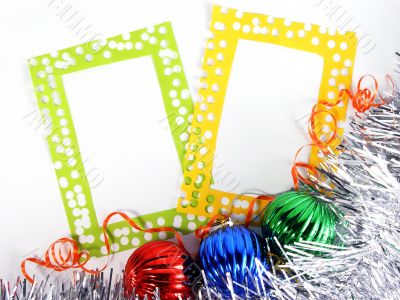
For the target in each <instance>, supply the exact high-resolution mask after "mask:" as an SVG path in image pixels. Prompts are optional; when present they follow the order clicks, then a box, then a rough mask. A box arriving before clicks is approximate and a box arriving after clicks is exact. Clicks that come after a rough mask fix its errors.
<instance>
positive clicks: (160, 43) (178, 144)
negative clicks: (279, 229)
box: [29, 22, 207, 257]
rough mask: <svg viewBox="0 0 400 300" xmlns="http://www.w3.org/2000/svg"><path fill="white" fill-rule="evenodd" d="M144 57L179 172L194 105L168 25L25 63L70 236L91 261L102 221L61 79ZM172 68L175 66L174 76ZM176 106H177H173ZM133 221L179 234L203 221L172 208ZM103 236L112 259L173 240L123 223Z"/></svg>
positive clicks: (99, 252) (98, 251) (100, 247)
mask: <svg viewBox="0 0 400 300" xmlns="http://www.w3.org/2000/svg"><path fill="white" fill-rule="evenodd" d="M143 56H151V58H152V61H153V63H154V67H155V70H156V74H157V78H158V82H159V85H160V89H161V94H162V98H163V101H164V106H165V111H166V120H168V123H169V128H170V131H171V136H172V138H173V141H174V145H175V148H176V153H177V155H178V157H179V161H180V164H181V168H182V169H183V161H184V156H185V146H186V144H187V141H188V135H189V126H190V123H191V115H192V112H193V102H192V100H191V97H190V93H189V89H188V85H187V82H186V78H185V75H184V72H183V68H182V64H181V60H180V57H179V53H178V49H177V45H176V41H175V38H174V33H173V30H172V26H171V24H170V22H165V23H162V24H158V25H156V26H153V27H151V28H146V29H141V30H137V31H133V32H130V33H129V34H123V35H118V36H115V37H112V38H108V39H107V40H101V41H92V42H90V43H87V44H81V45H77V46H74V47H70V48H66V49H63V50H60V51H58V52H56V53H49V54H45V55H41V56H38V57H35V58H32V59H30V60H29V67H30V72H31V78H32V81H33V85H34V88H35V94H36V98H37V100H38V104H39V108H40V112H41V116H42V119H43V122H45V123H47V124H48V126H49V128H50V130H49V131H50V134H49V135H48V136H47V142H48V146H49V149H50V153H51V157H52V161H53V163H54V167H55V172H56V176H57V180H58V184H59V188H60V192H61V197H62V202H63V205H64V209H65V212H66V215H67V220H68V224H69V228H70V231H71V235H72V237H73V238H74V239H75V240H77V241H78V242H79V244H80V247H81V248H82V249H86V250H88V251H89V253H90V254H91V255H92V256H96V257H101V256H104V255H107V251H106V249H105V246H104V237H103V236H102V227H101V222H102V220H98V217H97V215H96V209H95V202H94V201H93V199H92V193H91V188H90V185H89V182H88V178H87V174H86V172H85V168H84V164H83V161H82V157H81V153H80V150H79V145H78V137H77V133H76V131H75V128H74V124H73V118H72V112H71V111H70V107H69V104H68V99H67V96H66V91H65V90H64V85H63V75H66V74H70V73H73V72H79V71H82V70H86V69H89V68H96V67H100V66H103V65H107V64H112V63H116V62H120V61H124V60H130V59H135V58H139V57H143ZM171 66H174V71H172V68H171ZM176 99H178V100H179V101H176ZM132 100H133V101H134V99H132ZM173 100H175V102H174V101H173ZM177 102H178V103H179V105H176V103H177ZM133 220H135V221H136V222H137V223H138V224H139V225H140V226H142V227H144V225H145V224H146V226H151V227H161V226H163V227H165V226H167V227H174V228H176V229H178V230H179V231H181V232H182V233H184V234H185V233H189V232H192V231H194V230H195V229H196V228H197V227H198V226H200V225H203V224H205V223H206V221H207V220H206V218H205V217H202V216H194V215H187V214H185V213H179V212H177V211H176V207H171V209H168V210H164V211H159V212H154V213H151V214H146V215H142V216H137V217H135V218H134V219H133ZM149 224H150V225H149ZM108 231H109V233H110V238H111V240H112V246H111V249H112V252H113V253H116V252H121V251H125V250H129V249H134V248H136V247H139V246H140V245H142V244H144V243H146V242H148V241H152V240H157V239H166V238H170V237H172V236H171V234H167V233H164V232H162V233H153V234H151V233H143V232H137V231H136V230H132V228H131V227H130V226H129V225H128V224H127V223H126V222H125V221H120V222H117V223H112V224H110V225H109V227H108Z"/></svg>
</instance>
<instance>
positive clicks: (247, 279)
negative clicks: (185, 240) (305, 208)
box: [199, 224, 269, 299]
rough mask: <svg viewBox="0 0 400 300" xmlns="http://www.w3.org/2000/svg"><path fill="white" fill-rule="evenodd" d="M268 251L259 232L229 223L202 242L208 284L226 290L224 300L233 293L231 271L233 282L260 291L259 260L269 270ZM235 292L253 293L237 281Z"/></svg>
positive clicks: (241, 294) (201, 257)
mask: <svg viewBox="0 0 400 300" xmlns="http://www.w3.org/2000/svg"><path fill="white" fill-rule="evenodd" d="M266 253H267V251H266V245H265V242H264V240H263V239H262V238H261V237H260V236H259V235H258V234H257V233H255V232H253V231H251V230H249V229H247V228H246V227H244V226H232V225H231V224H228V225H227V224H225V225H223V226H222V227H221V228H219V229H216V230H214V231H213V232H211V233H210V234H209V235H208V236H207V237H205V238H204V239H203V240H202V241H201V244H200V249H199V257H200V263H201V265H202V267H203V270H204V272H205V275H206V278H207V281H208V286H209V287H210V288H215V289H217V290H218V291H219V292H220V293H222V295H223V296H224V299H225V298H230V296H231V291H230V290H229V285H228V281H227V273H229V274H230V277H231V278H232V282H237V283H239V284H241V285H243V286H247V287H248V288H249V289H250V290H252V291H256V290H257V289H256V286H255V284H254V279H255V278H258V280H259V272H258V268H257V265H256V259H258V260H259V261H260V262H261V263H262V265H263V266H264V268H265V269H267V270H269V267H268V265H267V263H266V258H265V255H266ZM258 284H260V282H258ZM233 291H234V293H235V295H237V296H239V297H244V296H245V295H246V294H251V293H249V292H248V291H246V289H245V288H243V287H240V286H238V285H235V284H233Z"/></svg>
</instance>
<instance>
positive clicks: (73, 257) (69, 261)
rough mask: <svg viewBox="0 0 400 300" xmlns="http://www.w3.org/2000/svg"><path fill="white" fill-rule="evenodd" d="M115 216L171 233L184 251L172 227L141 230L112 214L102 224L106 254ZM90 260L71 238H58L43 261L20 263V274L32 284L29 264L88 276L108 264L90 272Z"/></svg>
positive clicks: (149, 230) (176, 232)
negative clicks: (111, 222) (109, 232)
mask: <svg viewBox="0 0 400 300" xmlns="http://www.w3.org/2000/svg"><path fill="white" fill-rule="evenodd" d="M116 215H119V216H120V217H122V218H123V219H124V220H125V221H127V222H128V223H129V225H131V226H132V227H133V228H135V229H137V230H139V231H142V232H148V233H154V232H162V231H163V232H172V233H174V234H175V237H176V239H177V242H178V244H179V245H180V246H182V247H183V249H185V247H184V245H183V239H182V236H181V234H180V233H179V232H178V231H177V230H175V229H174V228H172V227H160V228H149V229H143V228H140V227H139V226H138V225H137V224H136V223H135V222H134V221H133V220H131V218H130V217H129V216H128V215H127V214H125V213H122V212H118V211H117V212H112V213H110V214H109V215H108V216H107V217H106V219H105V220H104V222H103V234H104V243H105V246H106V249H107V254H108V255H109V254H110V253H111V247H110V241H109V237H108V234H107V226H108V223H109V221H110V219H111V218H112V217H114V216H116ZM89 260H90V255H89V253H88V252H87V251H85V250H83V251H79V247H78V243H77V242H76V241H75V240H73V239H71V238H66V237H64V238H60V239H58V240H56V241H55V242H54V243H52V244H51V245H50V246H49V248H48V249H47V250H46V252H45V255H44V259H39V258H36V257H28V258H26V259H24V260H23V261H22V262H21V272H22V274H23V275H24V277H25V278H26V279H27V280H28V281H29V282H30V283H32V284H33V283H34V281H35V280H34V278H33V277H32V276H30V275H29V274H28V272H27V271H26V263H27V262H31V263H34V264H37V265H39V266H41V267H44V268H47V269H51V270H53V271H56V272H62V271H65V270H68V269H81V270H82V271H84V272H86V273H88V274H99V273H101V272H103V271H104V270H105V269H106V268H107V266H108V264H109V262H107V263H106V264H105V265H104V266H103V267H102V268H101V269H96V270H90V269H88V268H86V264H87V263H88V262H89Z"/></svg>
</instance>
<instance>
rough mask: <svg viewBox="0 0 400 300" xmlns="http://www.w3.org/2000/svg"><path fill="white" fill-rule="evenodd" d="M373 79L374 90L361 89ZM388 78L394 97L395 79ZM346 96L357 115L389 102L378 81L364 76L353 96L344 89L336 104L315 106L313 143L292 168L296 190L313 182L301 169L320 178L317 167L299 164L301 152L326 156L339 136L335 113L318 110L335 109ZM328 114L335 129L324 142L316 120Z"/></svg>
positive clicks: (311, 123) (311, 120)
mask: <svg viewBox="0 0 400 300" xmlns="http://www.w3.org/2000/svg"><path fill="white" fill-rule="evenodd" d="M368 77H369V78H372V80H373V83H374V89H373V90H370V89H368V88H361V86H362V83H363V81H364V80H365V79H366V78H368ZM386 78H387V79H388V81H390V82H391V85H392V96H393V95H394V92H395V84H394V82H393V79H392V78H391V76H389V75H386ZM345 96H348V97H349V99H350V102H351V104H352V106H353V108H354V109H355V110H356V111H357V113H363V112H365V111H367V110H368V109H370V108H371V107H379V106H381V105H383V104H385V103H386V102H387V100H386V99H385V98H384V97H383V96H382V95H381V94H380V92H379V87H378V81H377V80H376V78H375V77H374V76H372V75H364V76H362V77H361V78H360V80H359V81H358V84H357V90H356V91H355V93H354V94H353V93H352V92H351V91H350V90H349V89H342V90H340V92H339V97H338V99H337V101H336V102H335V103H330V102H328V101H325V100H322V101H320V102H319V103H317V104H315V105H314V106H313V108H312V110H311V115H310V118H309V120H308V134H309V136H310V139H311V143H310V144H307V145H304V146H302V147H301V148H300V149H299V150H297V152H296V154H295V156H294V163H293V166H292V170H291V173H292V178H293V184H294V188H295V189H298V188H299V182H300V181H301V182H304V183H306V184H308V185H311V184H312V182H311V181H310V180H309V179H307V178H306V177H305V176H303V175H302V174H301V172H300V170H299V169H300V168H303V169H307V170H308V172H309V173H311V174H312V175H313V176H315V177H318V171H317V168H316V167H315V166H312V165H310V164H308V163H304V162H298V161H297V158H298V156H299V154H300V152H301V151H302V150H303V149H304V148H305V147H308V146H310V147H314V146H315V147H317V148H318V149H319V150H320V151H322V152H323V153H324V154H327V153H329V146H330V145H331V144H332V143H333V141H335V139H337V138H338V135H337V130H338V129H337V120H336V117H335V115H334V114H333V113H331V112H329V111H328V110H327V109H322V108H318V107H319V106H320V105H324V106H325V107H330V108H333V107H335V106H336V105H338V104H339V103H340V102H342V101H343V98H344V97H345ZM377 96H379V98H380V102H375V100H376V98H377ZM322 113H324V114H328V115H329V116H331V118H332V120H333V129H332V134H331V135H330V137H329V138H327V139H326V140H324V141H322V140H321V139H320V138H319V137H318V135H317V132H316V126H315V118H316V116H317V115H318V114H322Z"/></svg>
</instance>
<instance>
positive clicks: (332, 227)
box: [261, 191, 338, 252]
mask: <svg viewBox="0 0 400 300" xmlns="http://www.w3.org/2000/svg"><path fill="white" fill-rule="evenodd" d="M331 205H332V204H329V203H327V202H325V201H323V200H321V199H319V198H317V197H316V196H313V195H312V194H310V193H309V192H306V191H289V192H286V193H284V194H281V195H279V196H278V197H276V198H275V200H274V201H272V202H271V203H270V204H269V205H268V206H267V209H266V211H265V215H264V218H263V220H262V224H261V225H262V232H263V236H264V238H267V239H268V240H269V241H271V245H272V247H273V248H274V250H275V251H276V252H278V249H277V247H276V245H275V243H274V241H273V237H274V236H275V237H276V238H277V239H278V241H279V243H280V244H281V246H282V247H283V246H284V245H291V244H293V243H294V242H298V241H300V240H305V241H313V242H318V243H323V244H333V243H334V241H335V239H336V236H337V235H336V225H337V223H338V216H337V213H336V212H335V211H334V209H335V208H333V207H332V206H331Z"/></svg>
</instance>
